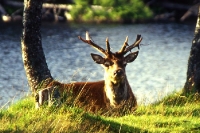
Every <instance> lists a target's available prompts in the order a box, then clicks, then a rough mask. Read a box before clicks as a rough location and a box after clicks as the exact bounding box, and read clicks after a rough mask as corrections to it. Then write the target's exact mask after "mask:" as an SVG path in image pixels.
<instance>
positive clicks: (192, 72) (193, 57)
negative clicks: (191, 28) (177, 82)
mask: <svg viewBox="0 0 200 133" xmlns="http://www.w3.org/2000/svg"><path fill="white" fill-rule="evenodd" d="M184 91H185V92H200V7H199V13H198V18H197V23H196V28H195V33H194V39H193V41H192V47H191V51H190V56H189V60H188V70H187V78H186V83H185V86H184Z"/></svg>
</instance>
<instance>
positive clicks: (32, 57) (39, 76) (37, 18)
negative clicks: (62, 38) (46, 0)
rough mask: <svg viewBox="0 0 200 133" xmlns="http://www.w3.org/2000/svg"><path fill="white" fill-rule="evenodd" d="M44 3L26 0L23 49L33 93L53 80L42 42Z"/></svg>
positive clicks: (22, 38)
mask: <svg viewBox="0 0 200 133" xmlns="http://www.w3.org/2000/svg"><path fill="white" fill-rule="evenodd" d="M42 3H43V0H24V13H23V32H22V37H21V48H22V58H23V62H24V69H25V71H26V75H27V79H28V83H29V85H30V88H31V90H32V92H33V93H35V92H36V91H37V89H38V88H39V86H40V85H45V84H48V83H49V82H51V81H52V80H53V78H52V76H51V73H50V71H49V69H48V66H47V63H46V59H45V55H44V52H43V48H42V42H41V40H42V38H41V34H40V26H41V18H42ZM44 87H45V86H44Z"/></svg>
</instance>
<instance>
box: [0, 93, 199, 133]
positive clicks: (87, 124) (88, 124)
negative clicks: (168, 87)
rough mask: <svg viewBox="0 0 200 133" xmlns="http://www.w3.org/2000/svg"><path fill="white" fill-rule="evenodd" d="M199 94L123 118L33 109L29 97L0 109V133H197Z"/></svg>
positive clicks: (174, 97)
mask: <svg viewBox="0 0 200 133" xmlns="http://www.w3.org/2000/svg"><path fill="white" fill-rule="evenodd" d="M199 104H200V102H199V95H188V96H181V95H180V93H174V94H172V95H170V96H167V97H165V98H164V99H163V100H161V101H159V102H157V103H154V104H151V105H147V106H143V105H142V106H139V107H138V109H137V111H135V112H134V113H132V114H129V115H125V116H121V117H119V116H110V117H108V116H100V115H96V114H91V113H87V112H85V111H83V110H82V109H80V108H76V107H72V106H65V105H62V106H61V107H53V106H52V107H45V106H43V107H42V108H40V109H39V110H36V109H35V106H34V99H33V98H31V97H28V98H25V99H23V100H20V101H19V102H17V103H15V104H13V105H11V106H10V107H9V108H7V109H6V108H5V109H1V110H0V132H114V133H115V132H198V131H199V130H200V105H199Z"/></svg>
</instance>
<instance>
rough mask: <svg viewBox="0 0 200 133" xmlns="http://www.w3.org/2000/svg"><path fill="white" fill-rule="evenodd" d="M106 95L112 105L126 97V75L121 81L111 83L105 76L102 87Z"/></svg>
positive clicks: (117, 103)
mask: <svg viewBox="0 0 200 133" xmlns="http://www.w3.org/2000/svg"><path fill="white" fill-rule="evenodd" d="M104 90H105V93H106V97H107V98H108V99H109V101H110V105H111V106H112V107H116V106H117V105H119V104H120V103H121V102H123V101H124V100H127V99H128V93H127V91H128V81H127V79H126V77H125V78H124V80H123V81H121V82H117V83H115V84H114V83H113V82H112V81H110V80H108V79H106V78H105V87H104Z"/></svg>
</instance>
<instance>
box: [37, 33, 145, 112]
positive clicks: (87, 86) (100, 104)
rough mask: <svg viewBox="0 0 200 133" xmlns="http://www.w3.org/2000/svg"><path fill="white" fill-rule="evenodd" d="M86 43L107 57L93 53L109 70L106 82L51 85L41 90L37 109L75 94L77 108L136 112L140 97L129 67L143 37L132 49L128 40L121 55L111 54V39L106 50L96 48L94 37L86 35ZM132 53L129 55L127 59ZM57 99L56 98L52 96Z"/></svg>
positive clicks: (55, 82)
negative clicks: (128, 76) (136, 91)
mask: <svg viewBox="0 0 200 133" xmlns="http://www.w3.org/2000/svg"><path fill="white" fill-rule="evenodd" d="M79 39H80V40H82V41H83V42H84V43H87V44H89V45H90V46H92V47H93V48H95V49H96V50H97V51H99V52H100V53H102V54H103V55H104V57H102V56H101V55H98V54H93V53H91V56H92V59H93V60H94V62H96V63H97V64H101V65H102V67H103V68H104V70H105V74H104V80H102V81H97V82H75V83H67V84H64V83H60V82H58V81H53V82H51V83H50V84H49V85H48V87H47V88H45V89H43V90H40V91H39V92H38V95H37V100H36V102H37V107H39V106H41V105H42V104H43V103H44V101H51V100H52V97H61V98H62V97H64V94H65V95H66V94H69V93H70V94H72V96H73V97H75V98H74V99H73V102H74V104H77V105H80V106H84V107H85V109H86V110H89V111H92V112H96V111H100V110H102V111H109V110H115V109H117V110H124V109H126V110H129V111H131V110H135V109H136V107H137V101H136V97H135V96H134V94H133V92H132V89H131V87H130V85H129V82H128V80H127V76H126V71H125V67H126V65H127V63H131V62H133V61H134V60H135V59H136V58H137V56H138V53H139V51H136V52H131V50H132V49H133V48H135V47H138V49H139V45H140V42H141V41H142V37H141V35H137V38H136V41H135V42H134V43H133V44H132V45H130V46H129V45H128V37H126V40H125V42H124V44H123V45H122V48H121V49H120V50H119V51H118V52H114V53H113V52H112V51H111V50H110V44H109V40H108V38H106V50H105V49H103V48H102V47H100V46H99V45H97V44H95V43H94V41H92V40H91V38H90V35H89V33H88V32H86V39H83V38H82V37H80V36H79ZM128 52H130V53H129V54H128V55H126V54H127V53H128ZM52 95H53V96H52Z"/></svg>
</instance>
